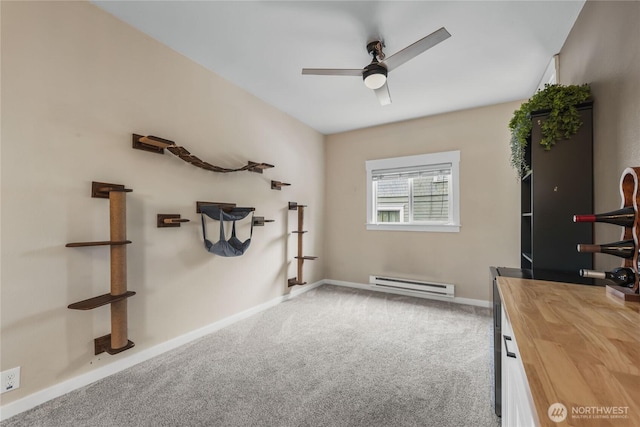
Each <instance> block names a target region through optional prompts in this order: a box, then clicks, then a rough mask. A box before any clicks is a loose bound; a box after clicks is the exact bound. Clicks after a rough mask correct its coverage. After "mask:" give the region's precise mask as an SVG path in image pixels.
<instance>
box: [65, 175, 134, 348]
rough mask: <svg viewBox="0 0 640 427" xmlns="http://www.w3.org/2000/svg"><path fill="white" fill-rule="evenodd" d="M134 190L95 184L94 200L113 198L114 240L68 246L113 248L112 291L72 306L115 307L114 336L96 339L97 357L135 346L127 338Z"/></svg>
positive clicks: (110, 199)
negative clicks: (129, 198)
mask: <svg viewBox="0 0 640 427" xmlns="http://www.w3.org/2000/svg"><path fill="white" fill-rule="evenodd" d="M131 191H133V190H131V189H128V188H125V186H124V185H120V184H110V183H106V182H96V181H94V182H92V183H91V197H96V198H101V199H109V228H110V240H106V241H99V242H75V243H67V244H66V245H65V246H66V247H68V248H77V247H86V246H110V258H111V292H110V293H108V294H104V295H99V296H97V297H93V298H89V299H86V300H83V301H79V302H75V303H73V304H69V305H68V306H67V307H68V308H69V309H72V310H92V309H94V308H98V307H101V306H103V305H110V306H111V334H109V335H105V336H103V337H100V338H96V339H95V340H94V349H95V354H100V353H102V352H105V351H106V352H107V353H109V354H117V353H120V352H122V351H124V350H127V349H129V348H131V347H133V346H134V343H133V342H132V341H130V340H129V339H128V338H127V298H129V297H132V296H134V295H135V294H136V293H135V292H132V291H128V290H127V246H126V245H128V244H129V243H131V241H130V240H126V235H127V224H126V220H127V215H126V198H125V196H126V193H129V192H131Z"/></svg>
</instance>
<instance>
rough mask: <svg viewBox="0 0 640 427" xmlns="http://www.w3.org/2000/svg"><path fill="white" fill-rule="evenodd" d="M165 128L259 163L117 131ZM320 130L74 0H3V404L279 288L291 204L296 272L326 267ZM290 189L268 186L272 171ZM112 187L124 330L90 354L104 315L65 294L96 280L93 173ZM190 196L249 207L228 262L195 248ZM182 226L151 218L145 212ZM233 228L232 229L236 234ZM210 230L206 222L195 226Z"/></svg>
mask: <svg viewBox="0 0 640 427" xmlns="http://www.w3.org/2000/svg"><path fill="white" fill-rule="evenodd" d="M133 132H136V133H141V134H151V135H157V136H160V137H164V138H168V139H172V140H175V141H177V142H178V143H180V144H183V145H184V146H186V147H187V148H188V149H189V150H190V151H192V152H193V153H194V154H196V155H198V156H199V157H201V158H202V159H204V160H207V161H209V162H211V163H214V164H217V165H221V166H229V167H232V166H240V165H243V164H245V163H246V161H247V160H253V161H258V162H267V163H271V164H275V165H276V167H275V169H271V170H268V171H266V172H265V174H264V175H259V174H254V173H249V172H240V173H233V174H215V173H213V172H207V171H204V170H202V169H197V168H195V167H193V166H190V165H188V164H186V163H184V162H182V161H181V160H179V159H177V158H176V157H174V156H172V155H171V154H168V153H167V154H166V155H164V156H160V155H157V154H152V153H146V152H143V151H139V150H133V149H132V148H131V133H133ZM323 156H324V136H323V135H321V134H319V133H317V132H316V131H314V130H312V129H310V128H309V127H307V126H305V125H303V124H301V123H300V122H298V121H296V120H294V119H292V118H291V117H289V116H287V115H285V114H283V113H282V112H280V111H278V110H276V109H274V108H273V107H270V106H268V105H266V104H265V103H263V102H262V101H260V100H258V99H257V98H255V97H253V96H252V95H249V94H248V93H246V92H244V91H242V90H240V89H239V88H237V87H235V86H233V85H231V84H230V83H228V82H227V81H225V80H223V79H222V78H220V77H218V76H216V75H215V74H213V73H211V72H209V71H207V70H205V69H204V68H202V67H201V66H199V65H197V64H195V63H193V62H192V61H190V60H188V59H187V58H185V57H183V56H181V55H179V54H177V53H176V52H174V51H172V50H170V49H169V48H167V47H165V46H163V45H161V44H160V43H158V42H156V41H154V40H152V39H151V38H149V37H147V36H145V35H143V34H142V33H140V32H138V31H136V30H134V29H132V28H131V27H129V26H127V25H126V24H124V23H122V22H120V21H118V20H117V19H115V18H113V17H112V16H110V15H108V14H107V13H105V12H104V11H102V10H100V9H98V8H97V7H95V6H93V5H92V4H90V3H85V2H42V3H38V2H2V164H1V166H2V216H1V218H2V224H1V225H2V256H1V264H2V282H1V286H2V288H1V299H2V306H1V308H2V314H1V319H0V320H1V324H2V338H1V340H2V353H1V358H2V366H1V369H2V370H5V369H8V368H12V367H14V366H21V367H22V384H21V388H20V389H18V390H15V391H12V392H10V393H6V394H3V395H2V403H3V404H6V403H9V402H12V401H14V400H16V399H18V398H20V397H24V396H26V395H28V394H31V393H34V392H35V391H38V390H40V389H43V388H45V387H47V386H51V385H53V384H57V383H60V382H62V381H64V380H66V379H69V378H72V377H75V376H78V375H80V374H83V373H86V372H88V371H91V370H94V369H96V368H99V367H101V366H104V365H105V364H107V363H110V362H112V361H114V360H118V359H120V358H123V357H128V356H130V355H132V354H135V353H136V352H139V351H141V350H144V349H148V348H150V347H152V346H154V345H157V344H160V343H163V342H166V341H167V340H169V339H171V338H174V337H177V336H180V335H183V334H185V333H188V332H191V331H194V330H196V329H198V328H201V327H204V326H206V325H209V324H211V323H213V322H215V321H217V320H220V319H222V318H225V317H228V316H230V315H233V314H235V313H238V312H240V311H242V310H245V309H248V308H251V307H254V306H256V305H258V304H261V303H264V302H266V301H269V300H271V299H273V298H276V297H278V296H280V295H282V294H283V293H285V292H287V287H286V279H287V277H289V276H291V275H295V268H294V266H293V265H291V264H289V260H290V259H291V257H292V256H293V253H294V252H295V240H293V239H292V238H291V236H288V230H291V229H295V224H289V223H288V222H287V221H288V219H289V218H291V220H292V221H293V220H294V219H295V213H290V212H289V211H288V210H287V202H288V201H290V200H291V201H298V202H300V203H305V204H307V205H308V206H309V208H308V209H307V217H306V218H305V220H306V221H305V222H306V224H307V227H308V229H309V230H310V231H311V232H310V233H307V234H306V235H305V245H306V247H307V248H308V254H312V255H319V256H320V257H321V258H320V260H319V261H317V262H316V263H307V265H306V266H305V267H306V268H305V273H306V277H305V279H306V280H307V281H308V282H310V283H311V282H314V281H318V280H320V279H321V278H323V277H324V271H323V261H324V257H323V256H322V255H323V254H322V249H323V241H322V240H323V235H324V228H323V219H322V209H323V205H324V170H325V167H324V160H323ZM271 179H276V180H281V181H285V182H289V183H291V184H292V186H291V187H287V188H285V189H284V190H283V191H273V190H271V189H270V180H271ZM94 180H95V181H104V182H112V183H118V184H126V185H127V187H129V188H133V190H134V191H133V193H129V194H128V195H127V232H128V238H129V239H130V240H132V241H133V244H131V245H129V246H128V267H129V268H128V282H129V289H130V290H133V291H135V292H137V295H136V296H134V297H133V298H130V299H129V300H128V301H129V336H130V339H131V340H132V341H134V342H135V344H136V346H135V347H134V348H133V349H131V350H128V351H126V352H124V353H122V354H121V355H116V356H109V355H106V354H102V355H99V356H94V355H93V339H94V338H96V337H98V336H101V335H104V334H107V333H109V328H110V325H109V310H108V308H106V307H103V308H99V309H96V310H93V311H88V312H85V311H73V310H69V309H67V308H66V307H67V305H68V304H70V303H72V302H76V301H80V300H83V299H86V298H89V297H93V296H97V295H100V294H103V293H107V292H108V291H109V250H108V248H106V247H93V248H80V249H69V248H65V247H64V245H65V244H66V243H67V242H74V241H93V240H108V236H109V216H108V210H109V203H108V201H106V200H102V199H92V198H91V197H90V187H91V181H94ZM196 200H210V201H226V202H236V203H238V204H239V205H245V206H246V205H250V206H254V207H256V209H257V210H256V214H257V215H262V216H265V217H266V218H268V219H275V220H276V222H275V223H270V224H267V225H266V226H265V227H258V228H256V229H255V230H254V234H253V243H252V245H251V248H250V249H249V251H248V252H247V253H246V254H245V255H244V256H242V257H239V258H221V257H217V256H214V255H212V254H209V253H207V252H206V251H205V250H204V248H203V244H202V236H201V231H200V225H199V222H198V221H199V217H198V216H196V214H195V201H196ZM158 213H180V214H182V216H183V217H186V218H190V219H191V220H192V222H190V223H188V224H186V225H183V226H182V227H181V228H180V229H158V228H156V214H158ZM238 232H239V234H240V237H245V236H247V232H248V230H247V228H246V227H245V226H243V227H241V228H240V229H239V230H238ZM209 233H210V235H211V236H212V237H214V238H215V236H216V235H217V228H216V227H215V224H214V223H213V222H210V223H209Z"/></svg>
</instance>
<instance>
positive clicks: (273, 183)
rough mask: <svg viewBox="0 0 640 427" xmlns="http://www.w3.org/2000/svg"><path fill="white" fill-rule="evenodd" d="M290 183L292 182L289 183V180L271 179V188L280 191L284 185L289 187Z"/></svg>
mask: <svg viewBox="0 0 640 427" xmlns="http://www.w3.org/2000/svg"><path fill="white" fill-rule="evenodd" d="M289 185H291V184H289V183H287V182H280V181H271V189H272V190H278V191H280V190H282V187H288V186H289Z"/></svg>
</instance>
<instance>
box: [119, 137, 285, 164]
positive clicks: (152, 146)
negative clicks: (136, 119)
mask: <svg viewBox="0 0 640 427" xmlns="http://www.w3.org/2000/svg"><path fill="white" fill-rule="evenodd" d="M132 148H134V149H136V150H143V151H149V152H152V153H156V154H164V150H165V149H166V150H167V151H169V152H170V153H171V154H173V155H175V156H176V157H179V158H180V159H181V160H183V161H185V162H187V163H190V164H192V165H193V166H195V167H198V168H201V169H205V170H208V171H211V172H220V173H227V172H240V171H249V172H255V173H262V172H263V171H264V170H265V169H270V168H272V167H274V166H273V165H271V164H269V163H258V162H252V161H248V162H247V164H246V165H244V166H241V167H239V168H235V169H233V168H223V167H220V166H216V165H212V164H211V163H208V162H205V161H204V160H202V159H200V158H199V157H197V156H194V155H193V154H191V153H190V152H189V150H187V149H186V148H184V147H181V146H178V145H177V144H176V143H175V142H174V141H171V140H169V139H164V138H160V137H157V136H152V135H149V136H143V135H138V134H135V133H134V134H133V135H132Z"/></svg>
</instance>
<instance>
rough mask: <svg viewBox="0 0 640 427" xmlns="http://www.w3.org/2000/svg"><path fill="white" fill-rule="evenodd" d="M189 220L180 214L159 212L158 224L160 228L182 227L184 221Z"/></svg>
mask: <svg viewBox="0 0 640 427" xmlns="http://www.w3.org/2000/svg"><path fill="white" fill-rule="evenodd" d="M189 221H190V220H189V219H187V218H181V217H180V214H158V217H157V221H156V225H157V227H158V228H169V227H180V225H181V224H182V223H184V222H189Z"/></svg>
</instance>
